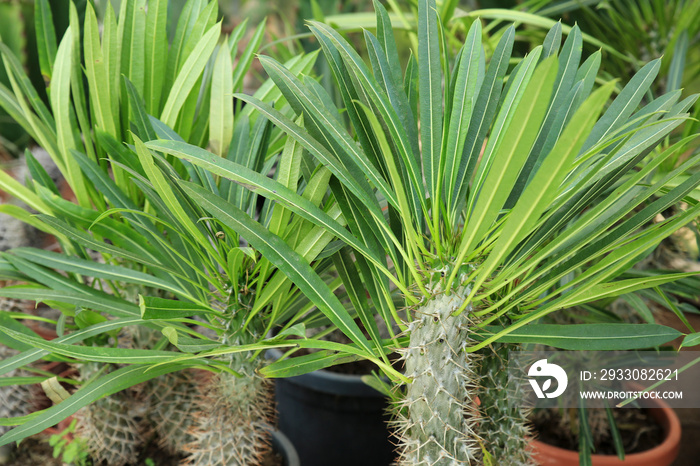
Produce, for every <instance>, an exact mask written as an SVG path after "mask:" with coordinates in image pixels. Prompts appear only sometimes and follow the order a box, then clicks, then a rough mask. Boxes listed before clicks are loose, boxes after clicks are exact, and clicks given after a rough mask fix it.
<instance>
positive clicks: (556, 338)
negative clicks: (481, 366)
mask: <svg viewBox="0 0 700 466" xmlns="http://www.w3.org/2000/svg"><path fill="white" fill-rule="evenodd" d="M500 330H502V328H500V327H486V328H485V329H484V332H483V333H482V332H480V333H478V334H477V335H478V337H477V338H478V339H481V338H484V337H486V336H489V334H490V332H493V333H496V332H498V331H500ZM681 335H682V333H681V332H679V331H678V330H676V329H673V328H671V327H666V326H664V325H658V324H609V323H606V324H576V325H559V324H530V325H526V326H524V327H522V328H519V329H516V330H513V331H512V332H510V333H509V334H508V335H504V336H502V337H500V338H499V339H498V341H499V342H501V343H537V344H541V345H547V346H552V347H554V348H559V349H564V350H576V351H578V350H581V351H584V350H585V351H617V350H631V349H643V348H652V347H655V346H660V345H663V344H664V343H668V342H669V341H671V340H674V339H676V338H678V337H679V336H681Z"/></svg>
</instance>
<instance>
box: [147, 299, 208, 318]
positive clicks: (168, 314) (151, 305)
mask: <svg viewBox="0 0 700 466" xmlns="http://www.w3.org/2000/svg"><path fill="white" fill-rule="evenodd" d="M139 308H140V309H141V318H142V319H143V320H152V319H181V318H184V317H192V316H196V315H220V314H221V313H220V312H217V311H215V310H214V309H212V308H205V307H203V306H202V305H200V304H195V303H188V302H186V301H176V300H174V299H164V298H156V297H154V296H141V295H139Z"/></svg>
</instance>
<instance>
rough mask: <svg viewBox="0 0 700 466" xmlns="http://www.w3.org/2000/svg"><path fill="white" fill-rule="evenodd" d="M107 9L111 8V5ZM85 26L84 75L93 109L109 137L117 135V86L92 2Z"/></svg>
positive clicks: (86, 10) (97, 120) (101, 127)
mask: <svg viewBox="0 0 700 466" xmlns="http://www.w3.org/2000/svg"><path fill="white" fill-rule="evenodd" d="M107 9H108V10H110V9H111V6H110V7H108V8H107ZM108 16H109V15H108ZM84 29H85V31H84V33H85V37H84V39H83V46H84V52H83V53H84V54H85V75H86V76H87V82H88V88H89V89H90V105H91V106H92V112H93V114H94V115H95V120H96V123H97V127H98V128H99V129H100V130H102V131H104V132H105V133H107V134H109V135H110V136H113V137H116V136H117V126H116V124H115V120H116V112H117V111H118V110H117V109H116V108H112V105H114V100H115V99H114V98H113V97H112V96H111V94H113V93H114V92H115V88H113V87H110V86H109V85H110V84H112V83H111V81H110V79H109V78H110V75H109V63H108V61H107V58H106V57H105V54H104V53H103V51H102V47H101V46H100V35H99V26H98V24H97V16H96V15H95V10H94V9H93V7H92V4H91V3H90V2H88V4H87V5H86V7H85V26H84ZM107 38H108V35H107V33H106V32H105V39H104V41H105V42H104V45H105V46H108V45H109V44H108V43H107ZM107 90H109V91H107Z"/></svg>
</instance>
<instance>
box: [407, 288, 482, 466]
mask: <svg viewBox="0 0 700 466" xmlns="http://www.w3.org/2000/svg"><path fill="white" fill-rule="evenodd" d="M463 302H464V295H463V294H462V293H460V292H453V293H452V294H451V295H450V296H447V295H444V294H443V295H438V296H437V297H435V298H434V299H432V300H431V301H430V302H428V303H427V304H426V305H424V306H423V307H421V308H419V309H418V310H417V311H416V320H415V321H414V322H412V323H411V328H410V330H411V337H410V344H409V346H408V348H406V349H405V350H402V352H403V357H404V359H405V360H406V372H405V374H406V376H407V377H409V378H411V379H412V383H410V384H408V386H407V387H406V393H405V399H404V400H403V401H402V402H401V403H400V404H399V405H398V408H399V414H398V416H397V419H398V421H397V427H398V429H397V431H398V432H397V433H398V436H399V440H400V445H401V447H402V452H401V458H400V460H399V465H401V466H413V465H431V466H432V465H436V466H447V465H465V464H470V463H471V462H472V461H473V460H474V459H475V458H476V455H477V453H478V450H479V448H478V443H479V441H478V438H477V435H476V433H475V428H476V424H477V418H478V412H477V408H476V405H475V400H474V392H475V390H476V383H475V382H476V374H475V369H476V368H475V366H476V362H477V361H476V356H474V355H473V354H472V353H466V352H465V351H463V350H464V347H465V346H466V345H467V343H468V341H469V334H470V322H469V320H468V319H467V316H466V315H467V312H463V313H461V314H460V315H459V316H456V317H455V316H452V315H451V314H452V313H453V312H454V311H456V310H457V309H458V308H459V307H460V305H461V304H463Z"/></svg>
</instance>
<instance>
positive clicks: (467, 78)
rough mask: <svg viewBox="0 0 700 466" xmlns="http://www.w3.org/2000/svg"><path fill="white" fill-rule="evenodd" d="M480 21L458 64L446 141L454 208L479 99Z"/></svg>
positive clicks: (448, 196) (447, 185)
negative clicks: (473, 115) (463, 160)
mask: <svg viewBox="0 0 700 466" xmlns="http://www.w3.org/2000/svg"><path fill="white" fill-rule="evenodd" d="M480 39H481V22H479V21H475V22H474V24H473V25H472V27H471V28H470V29H469V33H468V34H467V40H466V42H465V43H464V47H463V48H462V51H461V54H460V59H459V68H458V70H457V73H456V77H455V82H454V97H453V101H452V112H451V114H450V119H449V125H450V126H449V131H448V132H447V141H446V143H445V166H444V171H445V181H444V193H445V194H444V199H445V205H446V206H447V208H448V209H451V208H452V206H453V205H455V204H456V203H457V201H458V199H457V198H456V194H457V192H459V185H458V181H457V175H458V170H459V167H460V166H461V165H462V157H463V156H464V143H465V142H466V140H467V134H468V132H469V122H470V121H471V118H472V110H473V109H474V105H475V103H476V99H477V93H478V91H479V89H478V88H477V78H478V73H479V58H480V56H481V50H480V49H481V47H480V45H481V44H480V42H481V41H480Z"/></svg>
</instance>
